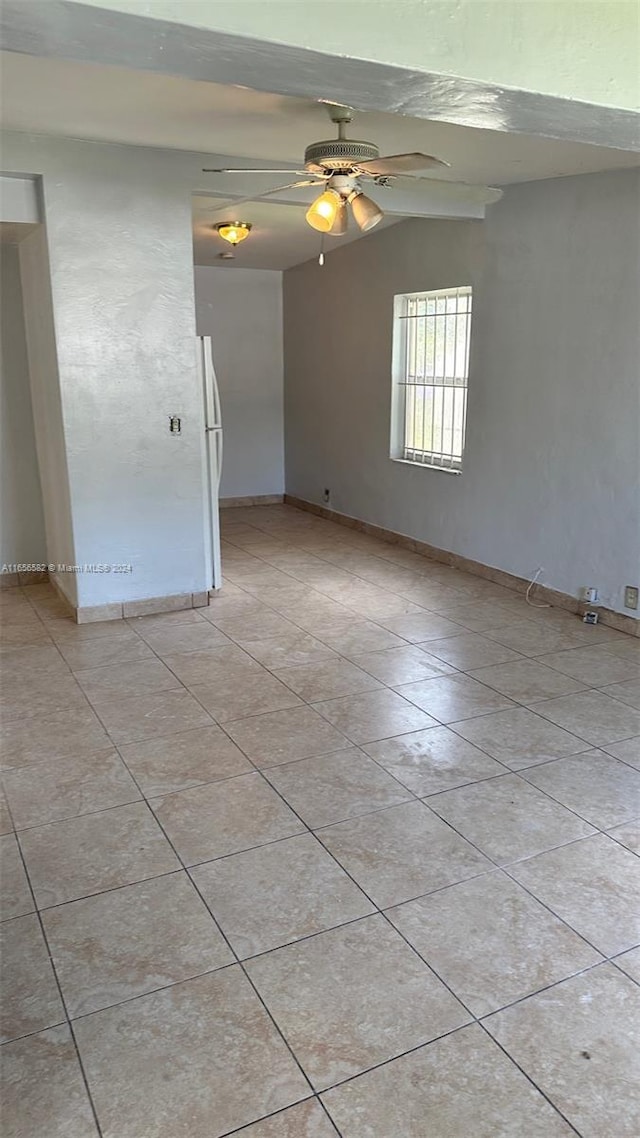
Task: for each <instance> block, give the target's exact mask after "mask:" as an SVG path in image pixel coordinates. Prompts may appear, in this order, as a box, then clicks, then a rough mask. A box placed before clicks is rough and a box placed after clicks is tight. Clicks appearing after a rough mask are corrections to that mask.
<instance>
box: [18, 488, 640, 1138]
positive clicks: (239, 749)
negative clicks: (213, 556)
mask: <svg viewBox="0 0 640 1138" xmlns="http://www.w3.org/2000/svg"><path fill="white" fill-rule="evenodd" d="M223 529H224V571H225V585H224V588H223V590H222V592H221V593H220V595H218V596H216V597H214V598H212V601H211V604H210V606H209V608H208V609H202V610H191V611H188V612H174V613H170V614H167V615H165V616H147V617H139V618H136V619H129V620H128V621H126V622H104V623H100V624H93V625H84V626H80V627H77V626H75V625H74V624H73V623H72V622H71V621H69V620H68V619H66V617H65V615H64V612H63V611H62V609H61V606H60V603H59V601H58V600H57V599H56V596H55V594H54V593H53V592H52V590H51V589H50V588H49V587H48V586H43V585H33V586H29V587H25V588H22V589H20V588H18V589H6V590H4V591H3V592H2V594H1V595H0V602H1V610H0V611H1V616H2V618H3V620H2V627H3V629H4V630H5V635H4V637H3V642H2V643H3V649H2V653H1V656H0V667H1V675H2V689H1V699H2V702H1V705H0V707H1V732H2V772H3V773H2V798H1V799H0V818H1V820H2V827H1V830H2V837H1V838H0V845H1V847H2V867H1V868H2V904H3V909H2V917H3V921H2V924H1V925H0V936H1V941H2V956H1V963H2V973H3V977H2V979H3V985H2V1001H1V1014H0V1019H1V1025H2V1039H3V1048H2V1051H3V1063H2V1072H3V1075H2V1077H3V1087H4V1090H3V1102H4V1110H3V1115H2V1134H3V1138H45V1136H46V1138H96V1136H97V1135H102V1136H103V1138H221V1136H222V1135H230V1134H242V1135H244V1136H245V1138H331V1136H333V1138H336V1136H337V1135H341V1136H342V1138H427V1136H428V1138H469V1136H471V1135H473V1138H562V1136H569V1135H576V1134H578V1135H581V1136H582V1138H637V1135H638V1133H639V1127H638V1118H639V1117H640V1101H638V1098H637V1097H636V1098H634V1093H636V1094H637V1092H634V1086H635V1087H637V1085H638V1079H637V1076H638V1073H639V1066H640V1065H639V1062H638V1055H639V1054H640V1045H639V1041H638V1040H636V1041H635V1042H634V1038H633V1033H634V1030H636V1031H637V1029H638V1023H639V1019H640V1016H639V1012H638V981H639V980H640V948H639V947H638V944H639V942H640V923H639V922H638V920H637V916H636V915H637V912H638V897H639V895H640V892H639V891H640V860H639V858H638V853H639V851H640V821H639V818H640V709H639V706H638V705H639V703H640V700H639V697H638V691H639V679H640V639H634V638H631V637H629V636H624V635H622V634H621V633H618V632H615V631H612V630H611V629H608V628H606V627H604V626H602V625H600V626H597V627H594V628H589V627H585V626H584V625H582V624H581V623H580V621H579V619H578V618H577V617H574V616H571V615H570V614H567V613H565V612H561V611H558V610H555V609H552V608H532V607H530V606H528V605H527V604H526V603H525V601H524V599H523V598H522V597H521V596H519V595H517V594H515V593H513V592H512V591H510V590H507V589H504V588H502V587H500V586H496V585H492V584H491V583H489V582H487V581H484V580H481V579H479V578H477V577H472V576H470V575H467V574H464V573H461V572H459V571H457V570H455V569H450V568H448V567H446V566H444V565H440V564H437V563H434V562H429V561H427V560H426V559H424V558H423V557H420V556H418V555H416V554H413V553H411V552H409V551H407V550H405V549H399V548H396V547H394V546H392V545H388V544H385V543H383V542H380V541H377V540H375V539H373V538H370V537H367V536H365V535H363V534H360V533H357V532H354V531H350V530H346V529H343V528H341V527H338V526H335V525H332V524H331V523H328V522H325V521H322V520H320V519H317V518H315V517H312V516H311V515H308V514H305V513H302V512H300V511H297V510H295V509H292V508H291V507H286V506H273V507H253V508H247V509H233V510H226V511H225V512H224V514H223Z"/></svg>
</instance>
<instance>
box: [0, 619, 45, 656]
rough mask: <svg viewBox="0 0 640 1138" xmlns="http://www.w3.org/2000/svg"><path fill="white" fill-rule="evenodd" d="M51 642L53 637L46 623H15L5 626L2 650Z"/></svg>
mask: <svg viewBox="0 0 640 1138" xmlns="http://www.w3.org/2000/svg"><path fill="white" fill-rule="evenodd" d="M45 644H51V637H50V636H49V633H48V632H47V630H46V628H45V626H44V624H39V625H38V624H15V625H9V626H8V627H7V628H3V630H2V636H0V652H7V651H11V649H12V648H27V647H32V646H33V647H39V646H44V645H45Z"/></svg>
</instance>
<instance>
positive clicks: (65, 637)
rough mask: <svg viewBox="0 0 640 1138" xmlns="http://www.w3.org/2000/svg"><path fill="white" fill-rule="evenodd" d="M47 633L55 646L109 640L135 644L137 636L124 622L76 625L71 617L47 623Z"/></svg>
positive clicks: (94, 622)
mask: <svg viewBox="0 0 640 1138" xmlns="http://www.w3.org/2000/svg"><path fill="white" fill-rule="evenodd" d="M47 631H48V632H49V633H50V634H51V636H52V637H53V639H54V640H55V641H56V643H57V644H61V645H64V646H66V645H69V644H83V643H84V642H85V641H88V640H103V639H104V640H111V641H112V642H114V643H115V642H116V641H118V642H119V643H120V644H125V643H127V644H135V643H136V641H137V639H138V634H137V632H135V631H134V630H133V628H129V625H128V624H127V622H126V621H124V620H96V621H91V622H90V623H89V624H76V622H75V620H74V619H73V617H65V618H64V619H55V620H49V621H47Z"/></svg>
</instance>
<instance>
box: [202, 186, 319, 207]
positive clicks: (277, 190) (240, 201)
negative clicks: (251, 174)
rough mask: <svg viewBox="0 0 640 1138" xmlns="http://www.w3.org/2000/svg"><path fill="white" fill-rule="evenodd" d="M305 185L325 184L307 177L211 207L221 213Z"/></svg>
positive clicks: (298, 188)
mask: <svg viewBox="0 0 640 1138" xmlns="http://www.w3.org/2000/svg"><path fill="white" fill-rule="evenodd" d="M303 186H324V181H322V182H319V181H318V180H317V179H313V180H311V179H308V178H307V179H306V180H305V181H303V182H289V183H288V185H286V186H275V187H274V189H272V190H265V191H264V193H262V194H253V195H252V196H251V197H250V198H236V199H235V200H234V201H231V202H228V203H227V204H226V205H220V206H215V207H213V208H212V209H211V212H212V213H219V212H220V210H222V209H235V207H236V206H238V205H246V204H247V202H257V201H261V200H262V198H268V197H269V195H270V194H279V193H284V191H285V190H300V189H302V187H303Z"/></svg>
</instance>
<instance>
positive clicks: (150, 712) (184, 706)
mask: <svg viewBox="0 0 640 1138" xmlns="http://www.w3.org/2000/svg"><path fill="white" fill-rule="evenodd" d="M95 708H96V711H97V713H98V715H99V716H100V719H101V720H102V722H103V723H104V725H105V727H106V729H107V731H108V732H109V734H110V736H111V738H112V739H113V741H114V743H116V744H119V743H137V742H139V741H140V740H142V739H152V738H154V737H155V736H156V735H158V736H160V737H162V736H164V735H177V734H179V733H180V732H181V731H188V730H190V729H191V728H194V729H195V728H196V727H210V726H211V716H210V715H208V714H207V712H206V711H205V710H204V708H203V707H201V705H200V704H199V703H198V701H197V700H196V699H194V698H193V696H192V695H190V694H189V692H187V691H184V689H182V688H181V689H180V690H179V691H164V692H155V693H153V694H152V695H134V696H132V697H131V698H130V699H108V700H100V702H99V703H96V704H95Z"/></svg>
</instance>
